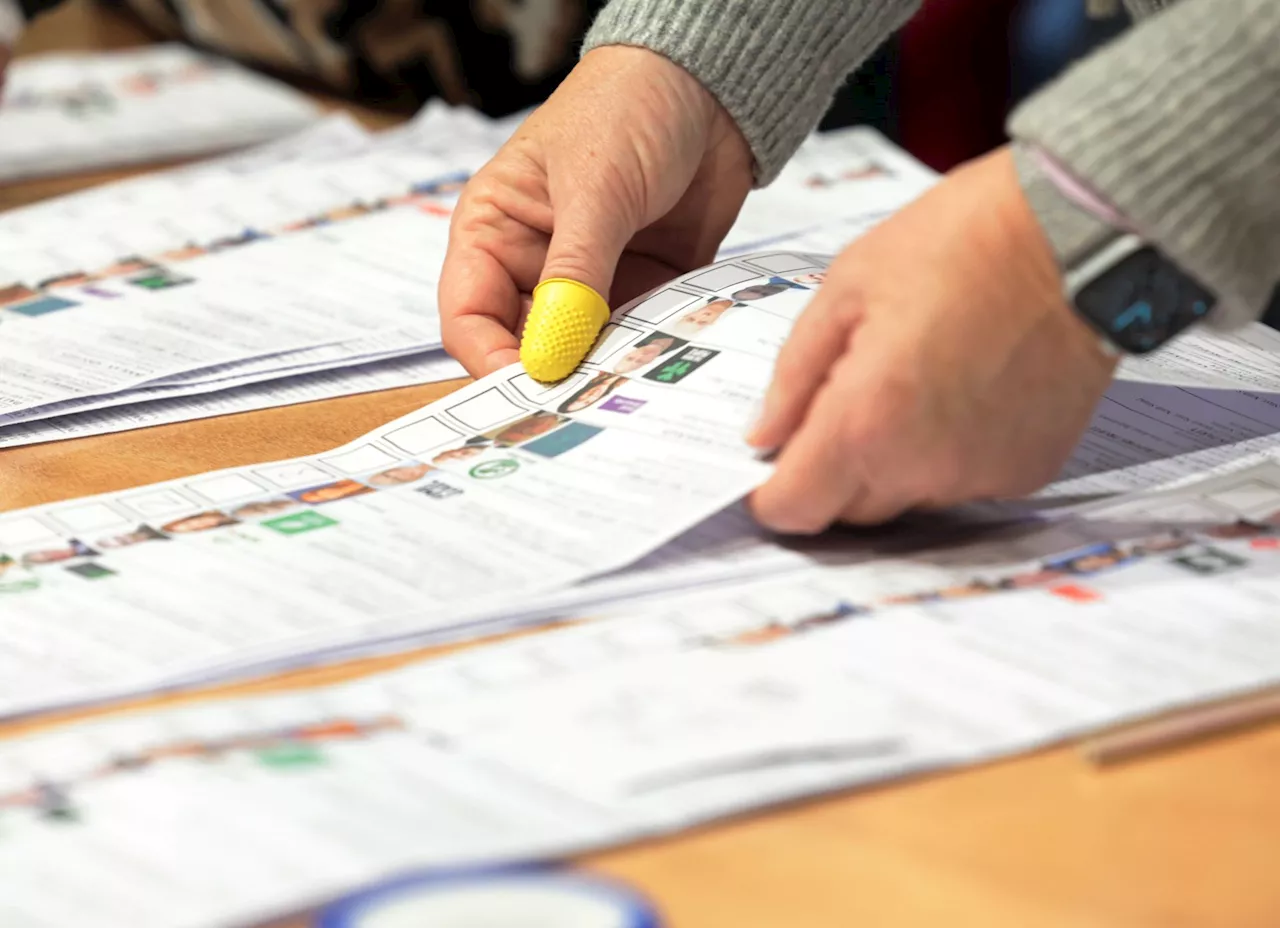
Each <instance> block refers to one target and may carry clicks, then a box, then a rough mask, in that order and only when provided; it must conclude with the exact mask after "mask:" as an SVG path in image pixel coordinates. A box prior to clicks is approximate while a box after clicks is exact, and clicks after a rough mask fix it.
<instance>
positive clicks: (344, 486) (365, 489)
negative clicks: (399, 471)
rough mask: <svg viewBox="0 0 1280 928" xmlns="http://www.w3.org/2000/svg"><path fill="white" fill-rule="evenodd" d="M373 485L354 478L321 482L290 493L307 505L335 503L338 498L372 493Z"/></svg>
mask: <svg viewBox="0 0 1280 928" xmlns="http://www.w3.org/2000/svg"><path fill="white" fill-rule="evenodd" d="M372 492H373V487H371V486H367V485H366V484H363V483H358V482H357V481H355V480H335V481H334V482H333V483H326V484H322V485H321V486H318V487H310V488H308V489H306V490H298V491H297V492H294V493H290V494H289V495H290V496H292V497H293V498H294V499H296V500H297V501H298V502H300V503H307V504H308V505H319V504H321V503H336V502H337V501H338V500H340V499H349V498H350V497H352V496H363V495H364V494H366V493H372Z"/></svg>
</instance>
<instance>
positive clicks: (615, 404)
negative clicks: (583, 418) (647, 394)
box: [600, 396, 647, 415]
mask: <svg viewBox="0 0 1280 928" xmlns="http://www.w3.org/2000/svg"><path fill="white" fill-rule="evenodd" d="M646 402H647V401H646V400H633V399H631V398H630V397H627V396H611V397H609V399H608V400H606V401H605V402H603V403H601V404H600V408H601V409H607V410H609V411H610V412H620V413H622V414H623V415H627V414H628V413H633V412H635V411H636V410H637V409H639V408H640V407H641V406H643V405H644V404H645V403H646Z"/></svg>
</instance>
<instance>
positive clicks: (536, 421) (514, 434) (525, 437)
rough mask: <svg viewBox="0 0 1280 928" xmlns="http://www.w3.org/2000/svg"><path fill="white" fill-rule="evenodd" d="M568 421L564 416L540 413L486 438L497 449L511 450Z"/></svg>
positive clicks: (498, 430)
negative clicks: (514, 446)
mask: <svg viewBox="0 0 1280 928" xmlns="http://www.w3.org/2000/svg"><path fill="white" fill-rule="evenodd" d="M568 421H569V420H568V419H566V418H565V417H564V416H557V415H556V414H555V413H552V412H542V411H539V412H535V413H533V414H532V415H528V416H525V417H524V418H522V419H517V420H516V421H515V422H509V423H508V424H506V425H504V426H502V427H501V428H497V429H494V430H493V431H491V432H487V433H486V434H485V436H484V437H486V438H488V439H490V440H491V441H492V442H493V446H494V447H495V448H510V447H511V446H512V445H518V444H521V443H522V442H526V441H530V440H531V439H534V438H537V437H538V436H539V435H545V434H547V433H548V432H550V431H551V430H552V429H555V428H558V427H559V426H561V425H564V424H565V423H566V422H568Z"/></svg>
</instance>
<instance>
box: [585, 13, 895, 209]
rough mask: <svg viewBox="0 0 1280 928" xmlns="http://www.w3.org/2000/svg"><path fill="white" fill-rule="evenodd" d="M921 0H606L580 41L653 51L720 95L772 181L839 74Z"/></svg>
mask: <svg viewBox="0 0 1280 928" xmlns="http://www.w3.org/2000/svg"><path fill="white" fill-rule="evenodd" d="M917 6H918V0H612V2H610V3H609V4H608V6H606V7H605V9H604V10H603V11H601V13H600V15H599V17H597V19H596V21H595V23H594V24H593V25H592V27H591V29H590V31H589V32H588V33H587V36H586V41H585V43H584V46H583V51H584V53H585V52H586V51H590V50H591V49H593V48H598V47H600V46H602V45H634V46H640V47H643V48H648V49H651V50H653V51H655V52H657V53H659V54H661V55H663V56H665V57H666V58H669V59H670V60H672V61H674V62H675V63H676V64H678V65H680V66H681V67H682V68H684V69H685V70H686V71H688V72H689V73H690V74H692V75H693V76H694V77H695V78H697V79H698V81H699V82H700V83H701V84H702V85H703V86H704V87H706V88H707V90H709V91H710V92H711V93H712V94H714V95H715V97H716V98H717V99H718V100H719V101H720V103H721V104H722V105H723V106H724V108H725V109H726V110H727V111H728V112H729V114H730V115H731V116H732V117H733V118H734V120H735V121H736V122H737V124H738V127H739V128H740V129H741V130H742V134H743V136H745V137H746V140H747V142H748V144H750V146H751V151H752V154H753V155H754V156H755V162H756V180H757V183H759V184H761V185H763V184H767V183H768V182H769V181H771V180H773V178H774V177H776V176H777V174H778V172H779V171H780V170H781V169H782V166H783V165H784V164H785V163H786V162H787V159H788V158H790V157H791V155H792V154H793V153H794V152H795V150H796V149H797V148H799V147H800V143H801V142H802V141H804V138H805V136H806V135H808V134H809V132H811V131H812V130H813V128H814V127H815V126H816V125H817V124H818V121H819V120H821V119H822V115H823V113H825V112H826V109H827V107H828V106H829V105H830V103H831V100H832V98H833V97H834V96H835V93H836V91H837V90H838V89H839V87H840V84H841V82H842V81H843V80H844V79H845V77H846V76H847V75H848V74H849V73H851V72H852V71H853V70H854V69H855V68H857V67H858V65H860V64H861V63H862V62H863V60H865V59H866V58H868V57H869V56H870V55H871V54H872V53H873V52H874V51H875V49H876V48H877V47H878V46H879V45H880V43H881V42H882V41H884V39H885V38H887V37H888V36H889V35H890V34H891V33H893V32H894V31H895V30H897V29H898V28H899V27H900V26H901V25H902V24H903V23H905V22H906V21H907V20H908V19H909V18H910V17H911V15H912V14H913V13H914V12H915V10H916V7H917Z"/></svg>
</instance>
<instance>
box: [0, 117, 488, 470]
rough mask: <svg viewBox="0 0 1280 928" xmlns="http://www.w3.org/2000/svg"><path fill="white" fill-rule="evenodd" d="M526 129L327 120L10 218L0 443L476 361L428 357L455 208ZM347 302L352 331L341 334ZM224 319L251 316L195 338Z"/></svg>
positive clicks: (469, 122)
mask: <svg viewBox="0 0 1280 928" xmlns="http://www.w3.org/2000/svg"><path fill="white" fill-rule="evenodd" d="M511 129H512V126H511V124H510V123H507V122H500V121H494V120H486V119H484V118H482V117H480V116H479V115H477V114H475V113H474V112H472V111H469V110H462V111H453V110H449V109H448V108H443V107H440V106H428V107H425V108H424V110H423V112H422V113H421V114H419V116H417V117H415V119H413V120H412V121H411V122H410V123H408V124H407V125H405V126H404V127H401V128H400V129H397V130H393V131H391V132H386V133H381V134H379V135H376V136H375V135H371V134H370V133H367V132H365V131H364V130H362V129H361V128H360V127H359V126H358V125H357V124H355V123H354V122H353V121H352V120H351V119H350V118H349V117H341V116H339V117H331V118H329V119H327V120H323V121H321V122H319V123H316V124H314V125H312V126H310V127H308V128H307V129H305V130H303V131H301V132H299V133H297V134H296V135H294V136H291V137H288V138H284V139H280V140H277V141H275V142H272V143H269V144H266V145H263V146H260V147H258V148H255V149H251V150H248V151H244V152H237V153H235V154H233V155H228V156H224V157H222V158H219V159H217V160H215V161H212V162H207V163H203V164H197V165H191V166H188V167H184V168H181V169H176V170H173V171H169V172H165V173H163V174H159V175H149V176H146V177H142V178H137V179H134V180H129V181H125V182H121V183H118V184H111V185H107V186H105V187H101V188H95V189H92V190H90V191H86V192H84V193H81V194H76V195H73V196H69V197H62V198H58V199H56V200H53V201H49V202H46V203H42V204H37V205H35V206H32V207H28V208H25V209H22V210H16V211H13V212H10V213H6V214H4V215H3V216H0V280H4V281H7V283H5V284H3V285H0V322H3V323H5V327H6V331H7V332H14V331H17V332H19V333H20V335H19V337H18V338H16V339H14V340H13V347H12V351H13V352H14V353H17V352H18V351H19V350H21V351H22V352H23V356H22V364H21V365H15V364H13V363H11V362H9V361H6V362H5V370H6V371H9V370H12V372H13V377H12V382H7V383H5V384H4V385H3V387H0V405H4V406H5V408H4V410H3V412H0V447H11V446H13V445H17V444H29V443H31V442H35V441H44V440H54V439H58V438H70V437H81V436H84V435H91V434H102V433H105V432H112V431H121V430H124V429H128V428H137V427H139V426H141V425H143V424H147V423H154V422H158V421H181V420H185V419H192V418H200V417H203V416H209V415H217V414H220V413H225V412H232V411H245V410H248V409H257V408H265V407H267V406H272V405H281V404H283V403H287V402H297V401H300V400H301V399H319V398H325V397H331V396H342V395H350V394H353V393H361V392H368V391H371V390H377V389H384V388H386V387H388V386H403V385H407V384H409V383H423V382H430V381H433V380H439V379H449V378H452V377H457V376H461V375H462V373H463V372H462V370H461V368H460V367H459V366H457V365H456V364H451V363H448V362H445V361H442V360H441V359H439V358H438V357H437V356H436V355H435V354H433V352H435V351H437V350H438V349H439V346H440V334H439V319H438V314H437V312H436V307H435V291H436V277H437V272H438V269H439V266H440V263H441V261H442V260H443V254H444V244H445V234H446V232H447V222H448V216H449V211H450V208H451V202H452V200H453V198H454V197H455V196H456V193H457V190H458V189H459V187H460V185H461V183H462V181H463V180H465V177H466V176H467V174H468V173H469V171H470V170H473V169H474V168H475V167H476V166H478V165H479V164H481V163H483V161H484V160H485V159H486V158H487V157H488V156H489V155H490V154H491V153H492V151H493V150H495V149H496V147H497V146H498V145H500V144H501V141H502V140H503V139H505V137H506V136H507V135H508V134H509V132H510V131H511ZM175 203H181V204H182V208H181V209H180V210H175V209H174V204H175ZM249 246H253V247H252V248H250V247H249ZM264 278H265V279H264ZM157 295H160V296H161V297H162V299H161V300H160V301H159V302H157V301H156V300H155V299H152V297H155V296H157ZM281 302H283V303H284V306H285V307H288V306H289V305H290V304H294V305H299V306H300V307H301V308H302V310H303V311H302V312H301V313H293V314H290V312H289V311H288V310H287V308H281V309H278V306H279V305H280V304H281ZM228 303H230V304H232V305H233V306H234V308H235V310H236V312H237V313H238V314H239V315H235V314H226V313H225V312H224V310H225V309H226V307H227V305H228ZM335 305H336V306H338V307H341V308H343V309H346V310H347V311H348V313H349V316H350V317H352V318H351V319H348V320H347V321H348V322H350V321H352V319H354V320H355V321H356V322H357V327H356V329H349V327H348V329H349V332H348V334H350V335H352V336H353V337H348V338H342V337H340V338H336V339H335V338H334V337H333V336H334V335H336V334H338V333H337V332H335V331H333V329H332V328H331V323H332V320H331V319H325V318H323V317H324V315H325V312H326V310H327V309H328V310H331V309H332V308H333V307H334V306H335ZM107 309H110V312H106V311H105V310H107ZM122 310H124V311H123V312H122ZM160 313H163V314H164V315H163V317H161V319H162V324H161V327H160V328H157V327H155V326H153V325H151V323H152V322H154V321H156V317H157V314H160ZM134 315H138V316H139V318H133V316H134ZM224 315H225V317H226V318H236V319H238V320H239V321H240V322H241V323H242V325H241V326H240V327H239V328H238V329H231V330H222V329H221V328H219V329H217V330H216V337H215V338H212V339H209V338H202V339H201V340H200V341H199V344H197V345H192V344H191V342H190V340H189V339H186V338H185V336H186V335H189V334H190V332H189V331H188V330H190V329H191V328H193V327H195V328H199V327H200V326H201V325H202V323H203V322H204V320H207V319H209V318H212V317H216V318H218V319H222V318H223V317H224ZM317 317H320V318H317ZM290 318H292V319H293V321H294V322H295V323H296V322H301V323H302V324H301V325H295V326H293V327H292V328H290V329H288V330H286V331H283V332H281V331H278V329H279V328H280V326H279V322H280V321H282V320H288V319H290ZM86 321H87V322H88V323H89V325H88V327H87V328H86V327H85V326H84V325H82V323H83V322H86ZM27 323H30V324H29V325H28V324H27ZM20 324H21V326H20ZM130 324H133V326H142V325H144V326H145V332H144V336H145V337H143V338H137V337H135V336H136V334H137V331H138V330H137V328H136V327H131V325H130ZM273 327H274V328H273ZM205 328H206V329H209V328H210V327H209V326H205ZM273 333H274V334H273ZM175 334H180V336H181V337H182V339H183V340H182V343H181V345H180V346H179V347H181V348H182V349H185V350H181V351H174V350H173V349H174V344H173V341H172V339H173V337H174V336H175ZM260 335H262V336H265V337H259V336H260ZM237 340H238V341H237ZM245 341H248V343H249V344H244V343H245ZM122 343H123V344H122ZM237 345H241V346H242V347H241V348H237V347H236V346H237ZM86 346H92V347H93V350H89V348H88V347H86ZM282 349H283V350H282ZM86 360H87V361H89V362H90V363H85V362H86ZM379 362H381V363H379ZM165 364H167V365H168V367H167V369H166V368H165V367H164V366H163V365H165ZM24 365H25V366H24ZM32 367H34V368H36V370H32V369H31V368H32ZM312 375H314V376H312Z"/></svg>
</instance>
